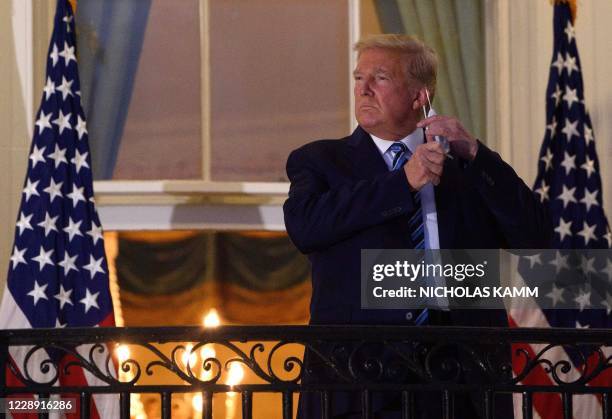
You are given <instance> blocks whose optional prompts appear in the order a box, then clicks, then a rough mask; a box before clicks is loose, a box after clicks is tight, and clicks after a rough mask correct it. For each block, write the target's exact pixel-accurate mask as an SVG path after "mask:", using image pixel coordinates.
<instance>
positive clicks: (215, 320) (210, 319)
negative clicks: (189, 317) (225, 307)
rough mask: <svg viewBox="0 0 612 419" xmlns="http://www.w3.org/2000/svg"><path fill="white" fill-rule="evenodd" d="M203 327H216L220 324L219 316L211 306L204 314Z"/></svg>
mask: <svg viewBox="0 0 612 419" xmlns="http://www.w3.org/2000/svg"><path fill="white" fill-rule="evenodd" d="M203 322H204V327H218V326H220V325H221V317H219V313H217V310H215V309H214V308H211V309H210V310H209V311H208V313H206V316H204V321H203Z"/></svg>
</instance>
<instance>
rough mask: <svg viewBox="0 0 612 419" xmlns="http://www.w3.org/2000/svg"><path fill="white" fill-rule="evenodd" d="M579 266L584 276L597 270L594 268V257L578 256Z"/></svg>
mask: <svg viewBox="0 0 612 419" xmlns="http://www.w3.org/2000/svg"><path fill="white" fill-rule="evenodd" d="M580 268H581V269H582V273H584V275H585V276H588V275H589V274H596V273H597V270H596V269H595V257H592V258H589V257H587V256H585V255H582V256H581V257H580Z"/></svg>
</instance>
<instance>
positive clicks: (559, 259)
mask: <svg viewBox="0 0 612 419" xmlns="http://www.w3.org/2000/svg"><path fill="white" fill-rule="evenodd" d="M567 258H568V255H565V256H562V255H561V252H559V251H557V252H556V253H555V258H554V259H553V260H551V261H550V262H548V263H550V264H551V265H554V267H555V273H556V274H558V273H559V272H561V269H569V264H568V262H567Z"/></svg>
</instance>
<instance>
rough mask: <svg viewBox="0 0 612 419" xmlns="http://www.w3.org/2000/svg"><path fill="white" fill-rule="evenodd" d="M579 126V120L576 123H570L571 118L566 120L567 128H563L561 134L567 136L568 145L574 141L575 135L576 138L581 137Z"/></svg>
mask: <svg viewBox="0 0 612 419" xmlns="http://www.w3.org/2000/svg"><path fill="white" fill-rule="evenodd" d="M577 126H578V120H576V121H574V122H570V120H569V118H565V126H564V127H563V129H562V130H561V132H562V133H563V134H565V136H566V137H567V142H568V143H569V142H570V141H572V137H573V136H574V135H575V136H576V137H580V134H579V133H578V129H577V128H576V127H577Z"/></svg>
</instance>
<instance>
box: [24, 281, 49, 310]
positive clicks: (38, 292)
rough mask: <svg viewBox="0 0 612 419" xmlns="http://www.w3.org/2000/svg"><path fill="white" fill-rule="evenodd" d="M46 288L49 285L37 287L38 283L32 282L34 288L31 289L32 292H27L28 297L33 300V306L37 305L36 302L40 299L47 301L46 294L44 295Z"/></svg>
mask: <svg viewBox="0 0 612 419" xmlns="http://www.w3.org/2000/svg"><path fill="white" fill-rule="evenodd" d="M48 286H49V284H44V285H38V281H36V280H34V288H32V291H30V292H28V295H29V296H30V297H32V298H34V305H35V306H36V304H37V303H38V300H40V299H41V298H42V299H43V300H48V299H49V298H47V294H45V290H46V289H47V287H48Z"/></svg>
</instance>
